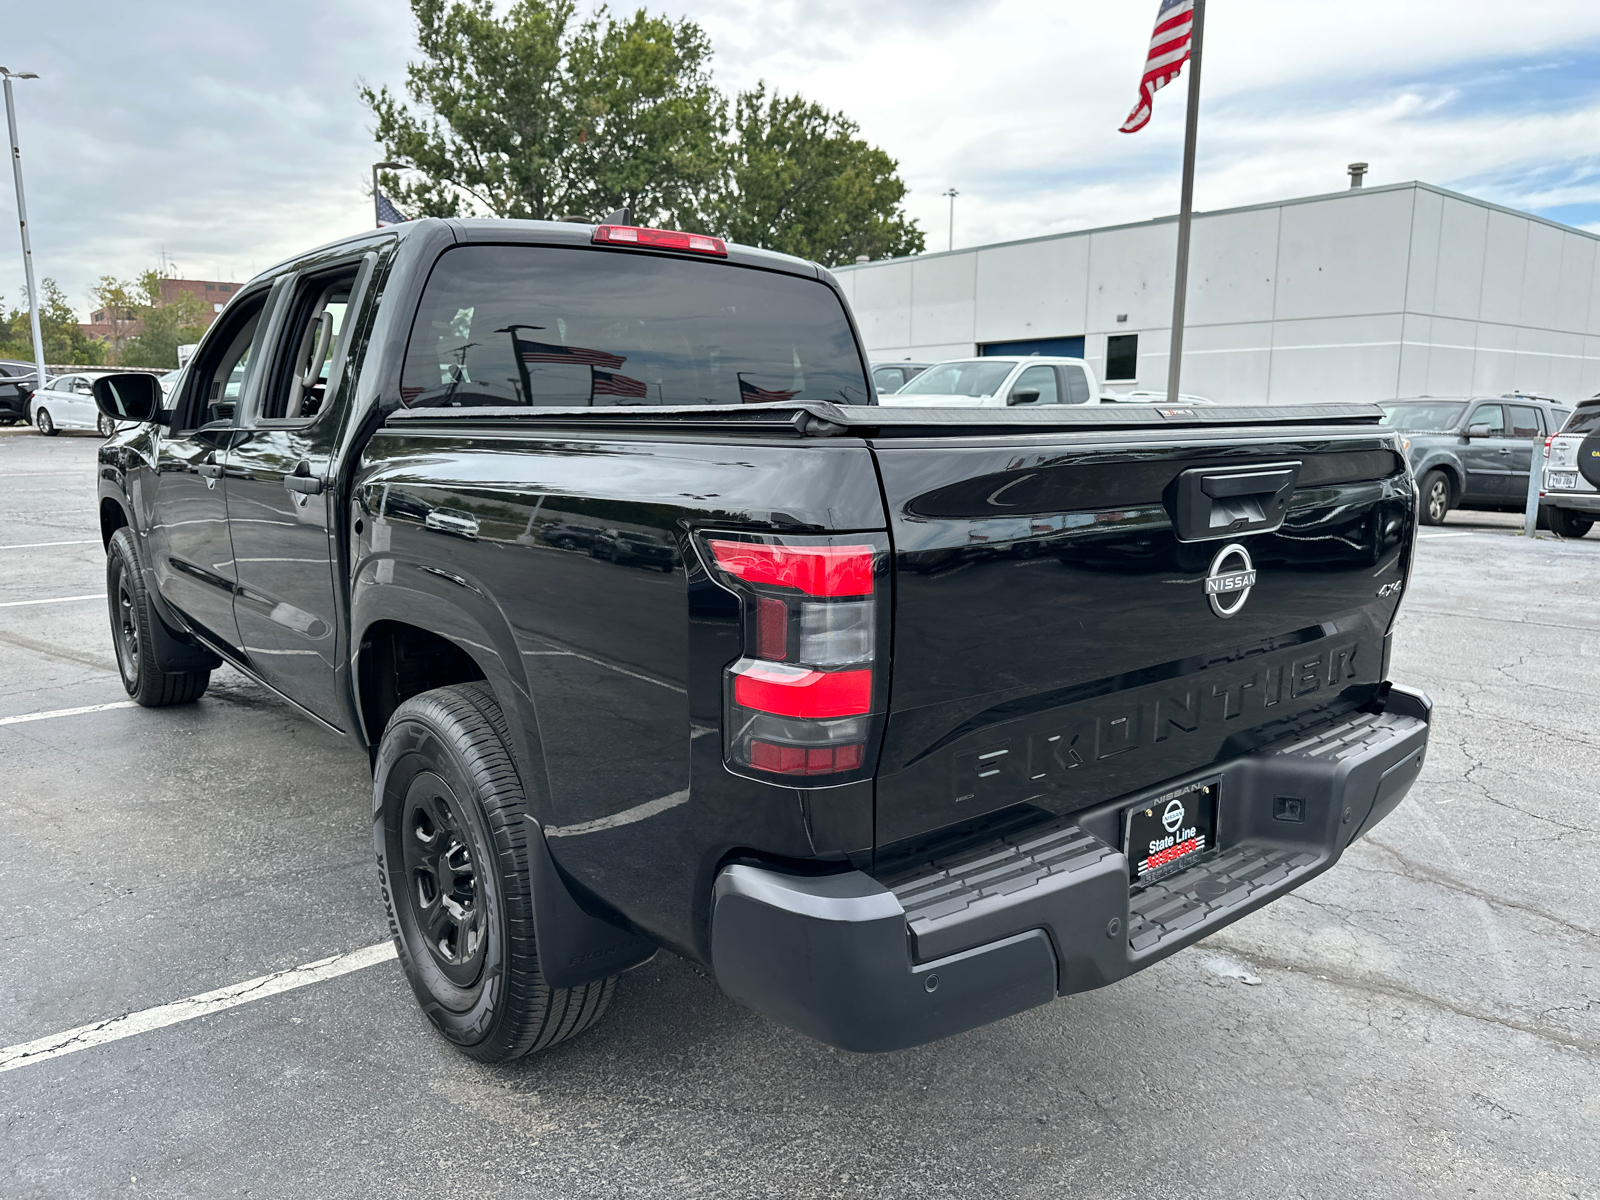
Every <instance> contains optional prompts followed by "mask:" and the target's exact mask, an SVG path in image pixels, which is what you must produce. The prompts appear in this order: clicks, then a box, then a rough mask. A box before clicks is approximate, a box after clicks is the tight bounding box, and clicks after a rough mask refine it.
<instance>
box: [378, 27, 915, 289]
mask: <svg viewBox="0 0 1600 1200" xmlns="http://www.w3.org/2000/svg"><path fill="white" fill-rule="evenodd" d="M411 9H412V13H413V15H414V16H415V18H416V21H417V41H418V45H419V47H420V49H421V52H422V57H421V59H420V60H419V61H416V62H413V63H411V64H409V65H408V67H407V70H406V85H405V93H406V96H408V97H409V98H410V104H408V103H407V102H406V100H405V99H403V98H401V97H398V96H396V95H395V94H394V93H392V92H390V90H389V89H388V88H387V87H380V88H377V89H374V88H372V87H370V86H367V85H365V84H362V85H361V87H360V93H361V97H362V99H363V100H364V101H365V102H366V104H367V105H368V107H370V108H371V109H372V112H373V114H374V116H375V117H376V119H377V127H376V129H375V131H374V134H375V136H376V138H377V140H378V141H379V142H380V143H382V145H383V147H384V154H385V157H387V158H390V159H393V160H395V161H398V162H405V163H407V164H409V167H410V168H411V169H410V170H408V171H407V172H406V174H405V175H404V176H401V175H399V174H393V173H391V174H385V175H384V176H382V177H381V186H382V188H383V190H384V193H385V194H386V195H388V196H390V197H392V198H393V199H394V200H395V201H396V203H397V204H399V206H400V207H401V208H402V209H406V210H408V211H410V212H413V213H415V214H417V215H421V216H468V215H489V216H498V217H531V218H536V219H547V220H548V219H560V218H562V217H566V216H572V217H576V218H577V219H579V220H600V219H603V218H604V217H605V216H606V215H607V214H609V213H610V212H611V211H613V210H614V209H617V208H622V207H628V208H631V209H632V210H633V213H634V219H635V220H636V221H638V222H639V223H640V224H652V225H667V226H672V227H676V228H680V229H695V230H708V231H711V232H718V233H723V234H725V235H727V236H729V237H731V238H733V239H735V240H737V241H741V242H746V243H750V244H753V245H757V246H764V247H767V248H770V249H774V250H781V251H785V252H787V253H791V254H799V255H802V256H805V257H808V258H813V259H817V260H820V261H822V262H825V263H828V264H830V265H832V264H838V263H843V262H849V261H851V260H852V259H854V258H855V256H856V255H858V254H866V255H870V256H871V257H874V258H878V257H882V256H884V255H893V254H910V253H915V252H916V251H919V250H921V249H922V246H923V238H922V233H921V231H920V230H918V229H917V228H916V226H915V225H914V224H913V223H912V222H910V221H909V220H908V219H907V218H906V216H905V214H904V211H903V209H902V207H901V206H902V202H903V200H904V198H905V194H906V188H905V184H904V183H902V182H901V181H900V179H899V177H898V176H897V175H896V173H895V172H896V169H897V164H896V163H895V161H894V160H893V159H891V158H890V157H889V156H888V155H887V154H885V153H884V152H883V151H882V150H879V149H877V148H876V147H873V146H870V145H868V144H867V143H866V142H864V141H862V140H861V139H860V138H858V137H857V136H856V135H857V133H858V132H859V130H858V127H857V126H856V124H855V123H854V122H852V121H851V120H850V119H849V118H848V117H846V116H845V115H844V114H842V113H830V112H828V111H826V110H824V109H823V108H821V107H820V106H818V105H815V104H811V103H808V102H806V101H805V100H803V99H801V98H800V97H798V96H790V97H783V96H778V95H773V96H771V97H770V98H769V97H768V95H767V92H766V89H765V86H762V87H758V88H757V89H755V90H754V91H752V92H746V93H744V94H742V95H740V96H738V97H737V98H736V99H734V100H733V101H731V102H730V101H728V100H725V99H724V98H723V97H722V95H721V94H720V93H719V92H718V91H717V90H716V88H715V87H714V86H713V84H712V82H711V44H710V41H709V39H708V38H707V37H706V35H705V33H704V32H703V31H702V30H701V29H700V27H699V26H698V25H696V24H695V23H694V22H693V21H690V20H688V19H686V18H685V19H682V20H679V21H675V22H674V21H670V20H668V19H667V18H665V17H652V16H650V15H649V14H648V13H647V12H646V11H645V10H644V9H639V10H638V11H637V12H635V13H634V14H633V15H632V16H630V17H628V18H626V19H618V18H614V17H612V16H611V14H610V13H609V12H608V10H607V9H605V8H604V7H601V8H598V9H596V10H595V13H594V15H593V16H592V17H589V18H588V19H586V20H581V21H580V20H578V19H577V18H576V16H575V14H576V5H575V3H574V0H515V2H514V3H512V4H511V6H510V7H509V8H508V9H507V10H506V11H505V15H504V16H503V17H502V16H496V15H495V9H494V5H493V4H492V2H491V0H411Z"/></svg>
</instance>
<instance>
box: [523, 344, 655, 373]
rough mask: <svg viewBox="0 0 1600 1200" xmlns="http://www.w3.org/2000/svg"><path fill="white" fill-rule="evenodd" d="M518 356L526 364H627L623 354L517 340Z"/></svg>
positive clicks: (592, 365)
mask: <svg viewBox="0 0 1600 1200" xmlns="http://www.w3.org/2000/svg"><path fill="white" fill-rule="evenodd" d="M517 354H518V355H519V356H520V357H521V359H522V361H523V362H525V363H573V364H575V365H577V366H589V367H612V368H615V367H620V366H621V365H622V364H623V363H625V362H627V361H628V360H627V358H626V357H624V356H623V355H621V354H610V353H608V352H606V351H604V350H590V349H587V348H585V347H583V346H552V345H550V344H549V343H548V342H530V341H527V340H526V339H524V338H517Z"/></svg>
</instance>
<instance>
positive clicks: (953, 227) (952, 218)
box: [939, 188, 961, 250]
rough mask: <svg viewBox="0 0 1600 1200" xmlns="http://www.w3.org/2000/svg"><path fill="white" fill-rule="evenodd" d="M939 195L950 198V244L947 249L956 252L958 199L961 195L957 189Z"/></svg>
mask: <svg viewBox="0 0 1600 1200" xmlns="http://www.w3.org/2000/svg"><path fill="white" fill-rule="evenodd" d="M939 194H940V195H941V196H949V197H950V244H949V246H948V247H946V248H947V249H950V250H954V249H955V248H956V197H957V196H959V195H961V193H960V192H958V191H956V190H955V188H951V189H950V190H949V191H948V192H940V193H939Z"/></svg>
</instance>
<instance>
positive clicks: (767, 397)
mask: <svg viewBox="0 0 1600 1200" xmlns="http://www.w3.org/2000/svg"><path fill="white" fill-rule="evenodd" d="M799 394H800V393H799V392H797V391H795V392H781V391H778V390H777V389H775V388H763V387H757V386H756V385H755V384H753V383H746V382H745V381H744V376H743V375H741V376H739V402H740V403H741V404H782V403H783V402H784V401H786V400H793V399H794V398H795V397H796V396H798V395H799Z"/></svg>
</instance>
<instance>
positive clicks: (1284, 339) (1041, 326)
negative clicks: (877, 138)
mask: <svg viewBox="0 0 1600 1200" xmlns="http://www.w3.org/2000/svg"><path fill="white" fill-rule="evenodd" d="M1597 244H1600V237H1596V236H1595V235H1594V234H1591V233H1585V232H1584V231H1582V230H1578V229H1571V228H1569V227H1567V226H1564V225H1558V224H1556V223H1554V222H1552V221H1546V220H1544V219H1543V218H1540V217H1535V216H1530V215H1529V214H1527V213H1521V212H1516V211H1514V210H1511V209H1507V208H1501V207H1499V206H1497V205H1494V204H1486V203H1484V202H1483V201H1481V200H1474V199H1472V198H1471V197H1470V196H1462V195H1458V194H1457V193H1455V192H1447V191H1444V190H1443V189H1441V188H1436V187H1432V186H1430V185H1428V184H1425V183H1404V184H1395V185H1392V186H1388V187H1373V188H1352V189H1351V190H1349V191H1345V192H1336V193H1333V194H1331V195H1326V196H1309V197H1306V198H1305V199H1302V200H1285V201H1282V202H1280V203H1275V204H1261V205H1254V206H1251V207H1248V208H1234V209H1227V210H1224V211H1221V212H1210V213H1197V214H1196V215H1195V218H1194V236H1193V248H1192V252H1191V256H1190V265H1189V301H1188V318H1187V321H1186V332H1185V335H1184V355H1183V358H1184V365H1183V390H1184V391H1185V392H1190V393H1196V394H1199V395H1202V396H1207V397H1210V398H1211V399H1213V400H1217V401H1222V402H1231V403H1248V404H1256V403H1267V402H1274V403H1296V402H1315V401H1331V400H1386V399H1392V398H1394V397H1396V396H1416V395H1434V396H1448V395H1464V394H1475V395H1499V394H1502V393H1505V392H1510V391H1518V390H1520V391H1527V392H1539V393H1544V394H1547V395H1551V396H1554V397H1555V398H1556V399H1558V400H1563V401H1567V402H1571V401H1573V400H1576V399H1578V398H1579V397H1581V396H1589V395H1593V394H1595V393H1596V392H1600V257H1597V254H1596V249H1597ZM1176 252H1177V218H1176V217H1165V218H1161V219H1158V220H1154V221H1147V222H1143V223H1140V224H1136V225H1116V226H1110V227H1107V228H1104V229H1086V230H1082V231H1080V232H1076V233H1062V234H1051V235H1049V236H1046V237H1037V238H1028V239H1025V240H1022V241H1016V242H1003V243H999V244H997V245H992V246H979V247H976V248H973V249H968V250H956V251H952V252H949V253H935V254H921V255H917V256H915V257H911V258H897V259H886V260H883V261H881V262H872V263H861V264H857V265H854V266H848V267H842V268H839V269H838V271H837V272H836V273H837V275H838V277H839V280H840V282H841V284H842V285H843V286H844V290H845V294H846V295H848V296H849V297H850V301H851V305H852V307H853V308H854V310H855V314H856V319H857V321H858V322H859V324H860V327H861V334H862V337H863V339H864V340H865V342H866V344H867V347H868V349H869V350H870V351H871V356H872V360H873V362H875V363H876V362H891V361H897V360H901V359H912V360H914V361H922V362H930V361H931V362H937V361H939V360H941V359H946V358H957V357H964V356H968V355H972V354H986V353H987V354H996V353H999V354H1029V353H1039V354H1066V355H1072V356H1081V357H1084V358H1087V359H1089V360H1090V361H1091V362H1092V363H1093V364H1094V365H1095V366H1096V368H1097V369H1098V370H1099V371H1100V373H1101V377H1102V378H1103V379H1105V380H1106V381H1107V384H1108V388H1107V390H1109V391H1126V390H1132V389H1133V388H1134V387H1138V388H1141V389H1154V390H1164V389H1165V388H1166V381H1167V358H1168V349H1169V344H1170V341H1169V339H1170V337H1171V324H1172V286H1173V269H1174V258H1175V255H1176Z"/></svg>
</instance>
